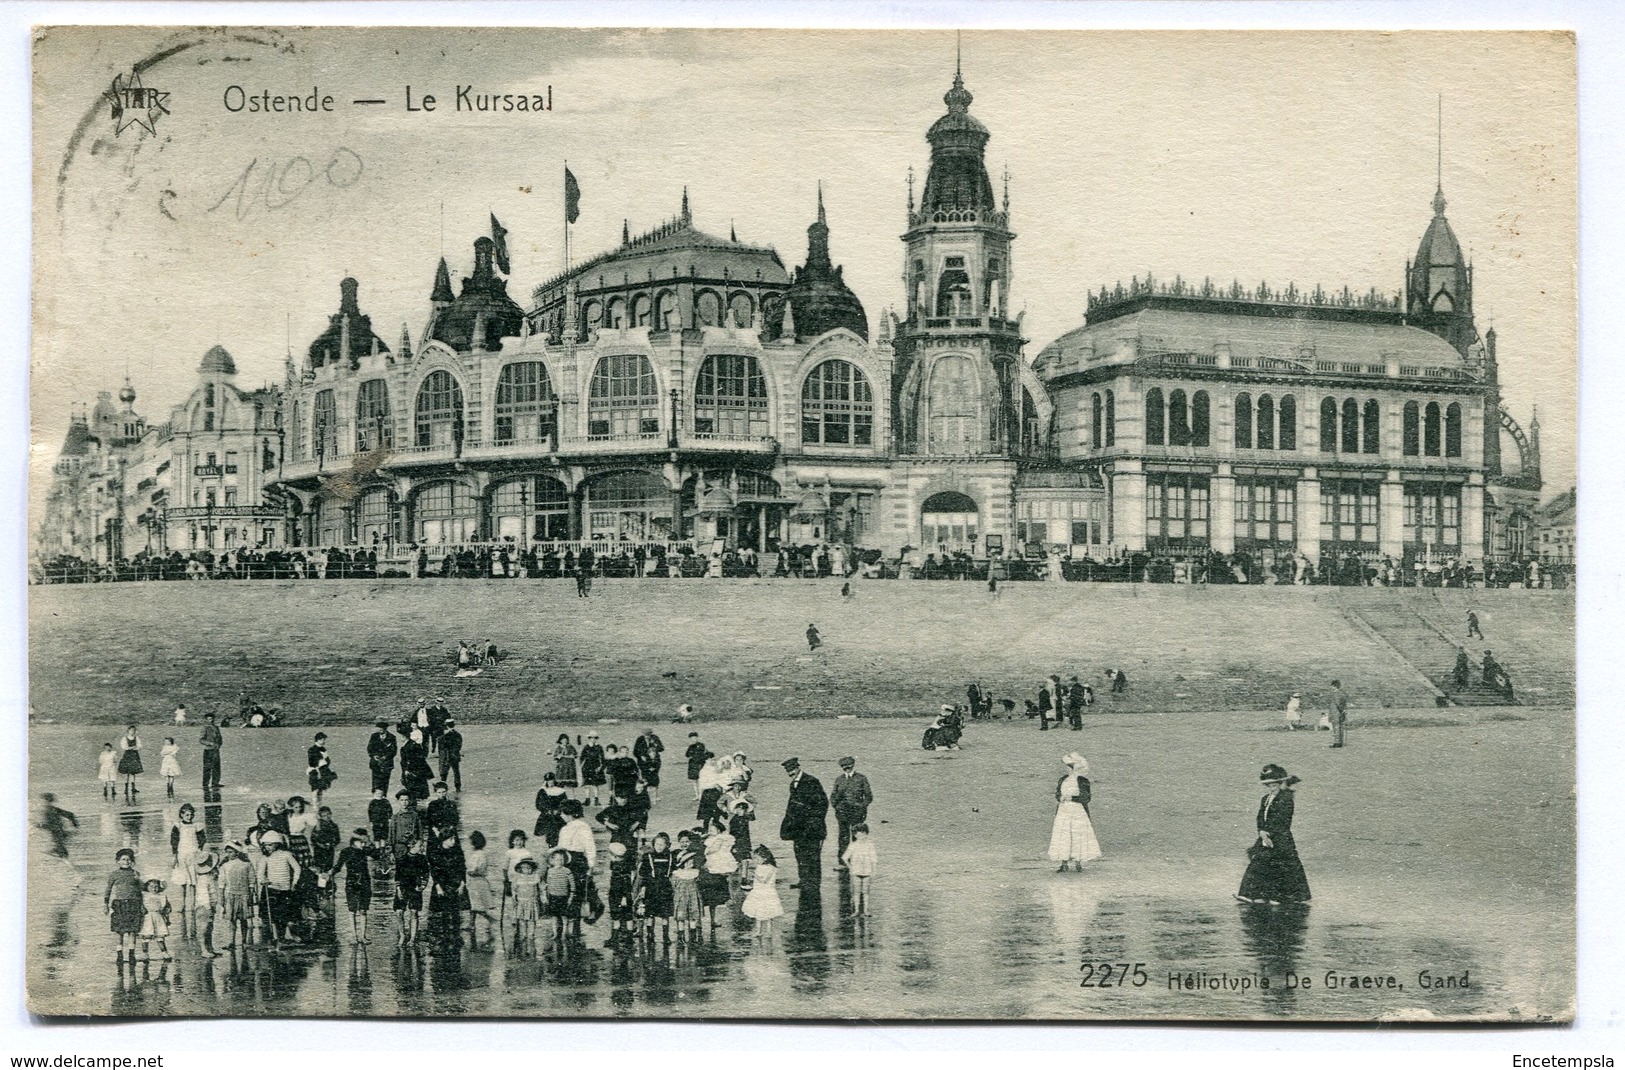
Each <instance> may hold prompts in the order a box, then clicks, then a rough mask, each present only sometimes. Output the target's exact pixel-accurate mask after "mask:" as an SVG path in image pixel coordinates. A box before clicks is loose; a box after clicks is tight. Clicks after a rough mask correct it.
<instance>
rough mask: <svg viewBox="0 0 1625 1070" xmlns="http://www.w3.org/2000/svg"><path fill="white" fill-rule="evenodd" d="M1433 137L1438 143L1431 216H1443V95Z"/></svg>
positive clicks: (1440, 99) (1441, 94) (1442, 95)
mask: <svg viewBox="0 0 1625 1070" xmlns="http://www.w3.org/2000/svg"><path fill="white" fill-rule="evenodd" d="M1434 125H1435V137H1436V139H1437V141H1438V146H1437V159H1436V161H1435V167H1436V172H1435V182H1434V191H1433V214H1434V215H1444V94H1443V93H1440V94H1439V113H1438V118H1437V120H1436V122H1435V124H1434Z"/></svg>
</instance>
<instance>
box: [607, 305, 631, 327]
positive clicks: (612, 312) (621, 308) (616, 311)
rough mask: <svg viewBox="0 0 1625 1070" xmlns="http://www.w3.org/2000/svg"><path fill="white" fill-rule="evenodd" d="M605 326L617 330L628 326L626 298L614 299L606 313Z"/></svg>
mask: <svg viewBox="0 0 1625 1070" xmlns="http://www.w3.org/2000/svg"><path fill="white" fill-rule="evenodd" d="M604 326H605V327H614V328H615V329H616V330H620V329H621V328H623V327H625V326H626V298H624V297H612V298H610V299H609V305H608V308H607V310H606V311H605V312H604Z"/></svg>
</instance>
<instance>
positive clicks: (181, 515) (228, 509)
mask: <svg viewBox="0 0 1625 1070" xmlns="http://www.w3.org/2000/svg"><path fill="white" fill-rule="evenodd" d="M165 515H166V516H167V518H168V519H170V520H201V519H207V518H209V517H214V518H215V519H217V520H240V519H243V518H249V519H263V520H280V519H282V510H281V509H278V508H276V507H275V506H270V505H182V506H178V507H176V508H174V509H169V510H166V512H165Z"/></svg>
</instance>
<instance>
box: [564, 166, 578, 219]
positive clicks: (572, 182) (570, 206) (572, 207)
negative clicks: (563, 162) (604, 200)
mask: <svg viewBox="0 0 1625 1070" xmlns="http://www.w3.org/2000/svg"><path fill="white" fill-rule="evenodd" d="M579 218H581V187H580V186H578V185H576V176H575V175H572V174H571V173H570V168H569V167H568V166H566V167H565V168H564V221H565V222H566V223H574V222H575V221H576V220H577V219H579Z"/></svg>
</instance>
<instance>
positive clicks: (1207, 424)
mask: <svg viewBox="0 0 1625 1070" xmlns="http://www.w3.org/2000/svg"><path fill="white" fill-rule="evenodd" d="M1211 425H1212V414H1211V413H1210V412H1209V411H1208V400H1207V391H1206V390H1198V391H1197V392H1196V393H1194V394H1192V395H1191V445H1193V446H1206V445H1207V444H1208V440H1209V438H1210V437H1211Z"/></svg>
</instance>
